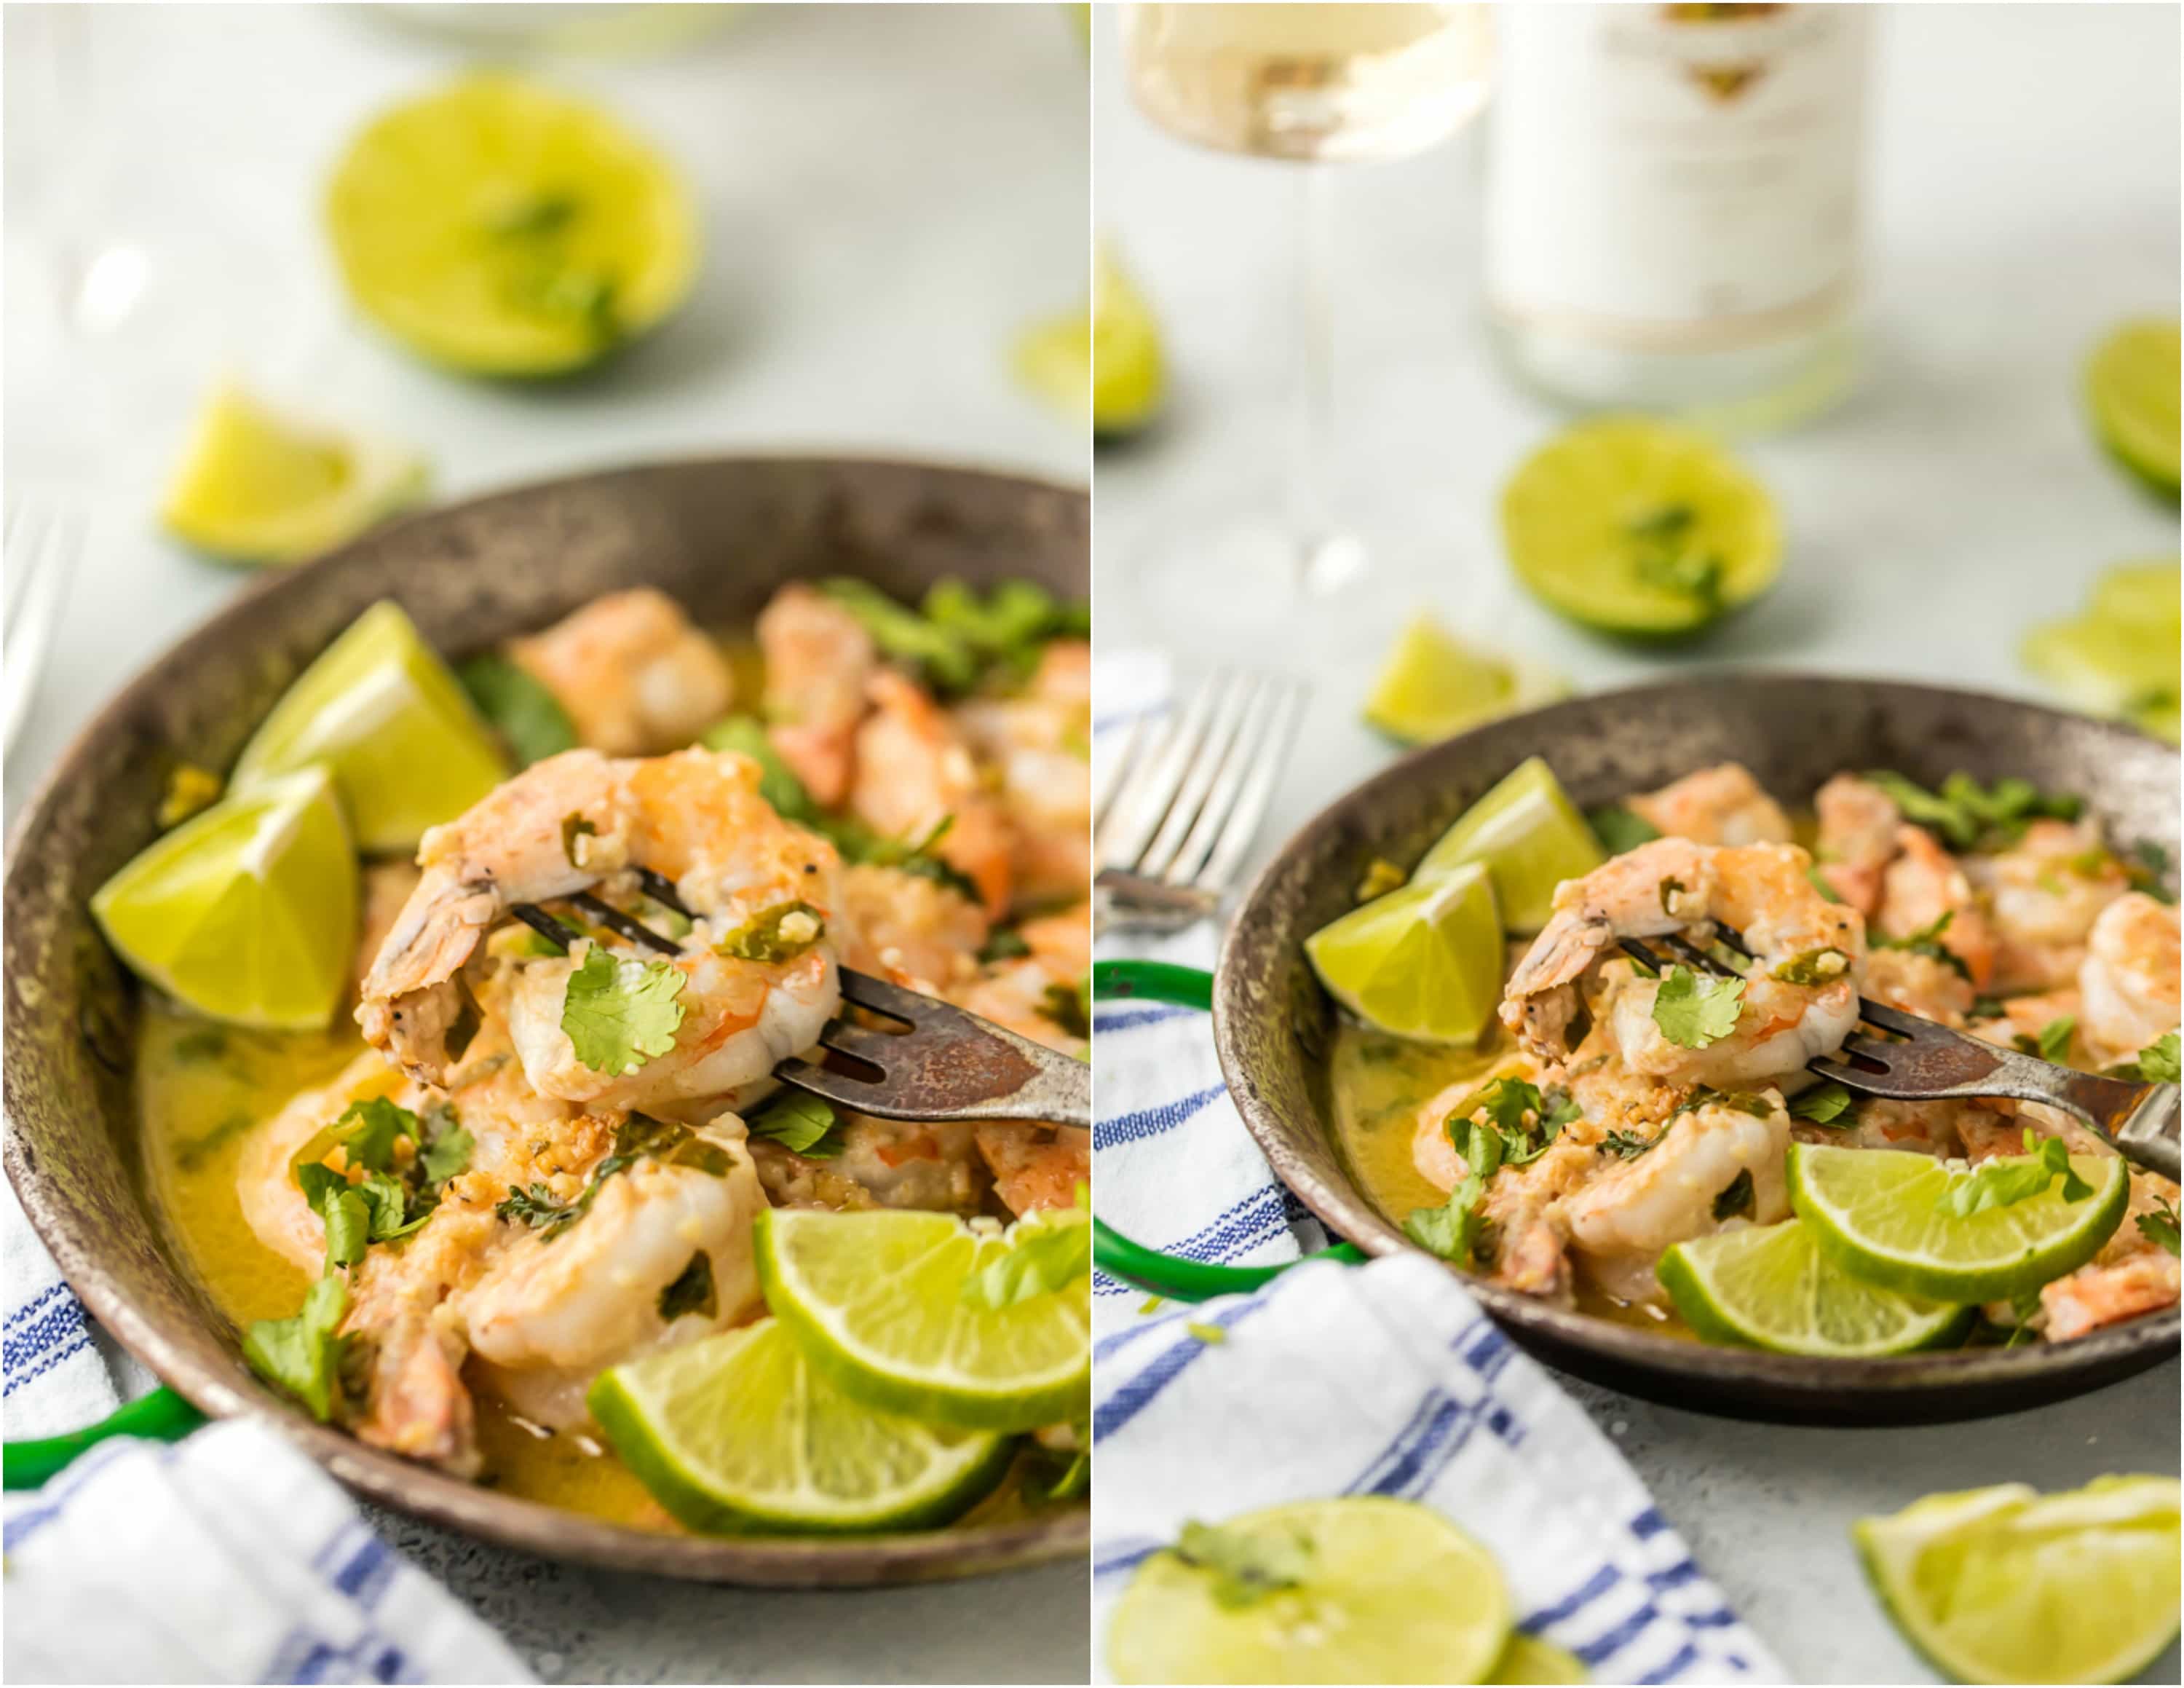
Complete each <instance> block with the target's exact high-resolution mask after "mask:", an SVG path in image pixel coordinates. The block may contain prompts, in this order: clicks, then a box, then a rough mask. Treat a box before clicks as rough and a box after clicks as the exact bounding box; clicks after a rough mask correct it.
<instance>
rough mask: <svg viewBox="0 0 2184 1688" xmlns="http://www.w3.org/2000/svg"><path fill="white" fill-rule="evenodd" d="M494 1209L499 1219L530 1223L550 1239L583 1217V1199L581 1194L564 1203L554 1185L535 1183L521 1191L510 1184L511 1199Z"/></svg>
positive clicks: (509, 1196) (495, 1215) (494, 1213)
mask: <svg viewBox="0 0 2184 1688" xmlns="http://www.w3.org/2000/svg"><path fill="white" fill-rule="evenodd" d="M583 1212H584V1202H583V1199H582V1197H579V1198H578V1199H577V1200H575V1201H572V1202H565V1201H563V1200H562V1199H560V1197H559V1196H557V1195H555V1194H554V1191H553V1188H552V1186H550V1185H548V1184H533V1185H532V1186H531V1187H530V1188H528V1189H521V1190H519V1189H518V1188H515V1185H513V1184H510V1186H509V1187H508V1199H506V1200H505V1201H503V1202H500V1203H499V1204H498V1205H495V1207H494V1208H493V1216H494V1217H496V1218H499V1219H507V1220H512V1221H515V1223H517V1224H519V1225H527V1226H529V1227H531V1228H532V1230H533V1231H539V1232H544V1233H545V1235H546V1236H547V1237H548V1238H554V1237H557V1236H559V1235H560V1233H561V1232H562V1231H564V1230H565V1229H566V1228H567V1227H570V1226H571V1225H574V1224H575V1223H576V1222H577V1220H578V1219H580V1218H582V1216H583Z"/></svg>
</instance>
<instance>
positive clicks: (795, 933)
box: [653, 898, 827, 1054]
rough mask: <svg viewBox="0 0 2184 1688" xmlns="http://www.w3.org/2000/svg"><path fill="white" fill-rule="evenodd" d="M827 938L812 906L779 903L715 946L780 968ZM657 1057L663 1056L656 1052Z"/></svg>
mask: <svg viewBox="0 0 2184 1688" xmlns="http://www.w3.org/2000/svg"><path fill="white" fill-rule="evenodd" d="M826 935H827V917H826V916H825V915H823V914H821V913H820V912H819V911H818V910H817V909H816V908H813V907H812V906H811V904H810V903H806V902H805V901H803V900H802V899H801V898H799V899H798V900H797V901H795V902H794V903H775V904H774V905H773V906H772V908H762V909H760V911H759V912H758V913H757V914H754V915H752V916H751V917H750V919H748V920H746V921H744V923H743V925H740V926H738V927H737V928H736V929H735V930H734V931H732V932H730V933H729V934H728V935H727V936H726V937H724V938H722V939H721V941H720V942H718V943H716V944H715V945H714V946H713V948H714V950H715V951H716V953H719V954H721V955H726V956H730V957H733V959H736V960H738V961H762V962H768V963H772V964H776V965H778V964H781V963H783V962H788V961H794V960H795V959H796V958H797V957H798V956H799V955H803V954H805V953H806V952H808V951H809V950H810V949H811V947H812V946H813V945H814V944H816V943H817V942H819V940H820V939H821V938H822V937H824V936H826ZM653 1053H654V1054H660V1053H661V1052H660V1051H659V1050H655V1051H653Z"/></svg>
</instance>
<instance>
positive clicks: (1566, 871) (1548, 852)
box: [1411, 756, 1607, 932]
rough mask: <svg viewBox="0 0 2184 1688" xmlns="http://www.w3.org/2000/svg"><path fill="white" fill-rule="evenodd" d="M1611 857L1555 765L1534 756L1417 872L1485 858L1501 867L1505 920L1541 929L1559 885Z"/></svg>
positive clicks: (1512, 926) (1467, 814) (1497, 881)
mask: <svg viewBox="0 0 2184 1688" xmlns="http://www.w3.org/2000/svg"><path fill="white" fill-rule="evenodd" d="M1606 860H1607V855H1606V854H1605V852H1602V849H1601V847H1600V840H1599V839H1598V838H1596V837H1595V836H1593V830H1592V829H1591V827H1590V826H1588V825H1586V824H1585V817H1584V816H1583V815H1581V814H1580V813H1578V810H1577V805H1576V804H1575V803H1573V802H1571V801H1570V800H1569V796H1568V793H1567V792H1565V791H1563V788H1562V782H1561V781H1560V780H1557V779H1556V778H1555V771H1554V769H1552V768H1550V767H1548V766H1547V764H1546V760H1545V759H1544V758H1543V757H1536V756H1533V757H1526V758H1525V759H1524V761H1522V762H1520V763H1518V764H1517V766H1516V769H1515V770H1514V771H1513V772H1512V773H1511V774H1508V775H1507V777H1506V778H1504V779H1503V780H1502V782H1501V783H1500V784H1499V785H1496V786H1495V788H1494V789H1493V790H1492V791H1489V792H1488V793H1487V794H1486V795H1485V796H1483V797H1481V798H1480V799H1479V801H1478V802H1475V803H1474V804H1473V805H1472V806H1471V807H1470V808H1468V809H1466V810H1465V811H1464V812H1463V815H1462V817H1461V818H1460V819H1458V820H1457V823H1456V824H1455V825H1453V826H1451V827H1450V828H1449V830H1447V831H1446V832H1444V833H1443V834H1441V836H1440V838H1439V840H1437V841H1435V845H1434V847H1433V848H1432V849H1430V850H1429V851H1427V852H1426V853H1425V859H1424V860H1423V861H1421V862H1420V863H1419V864H1418V870H1417V871H1416V872H1415V873H1413V874H1412V875H1411V877H1412V880H1423V879H1425V878H1428V877H1429V876H1431V875H1439V874H1442V873H1446V872H1447V871H1448V870H1449V869H1451V868H1457V867H1462V866H1463V864H1465V863H1467V862H1484V863H1485V864H1486V866H1487V868H1488V869H1489V870H1490V871H1491V873H1492V874H1493V875H1494V900H1495V903H1496V905H1497V906H1498V907H1499V908H1501V910H1502V925H1504V926H1505V927H1507V929H1508V930H1509V931H1513V932H1536V931H1539V930H1540V928H1541V927H1542V926H1544V925H1546V924H1547V916H1548V915H1549V914H1552V912H1553V909H1554V899H1555V887H1556V886H1557V885H1559V884H1561V883H1562V882H1563V880H1566V879H1581V878H1583V877H1584V876H1585V875H1586V874H1589V873H1591V871H1592V870H1593V869H1595V868H1596V867H1598V866H1600V864H1602V863H1603V862H1605V861H1606Z"/></svg>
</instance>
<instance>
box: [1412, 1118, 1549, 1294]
mask: <svg viewBox="0 0 2184 1688" xmlns="http://www.w3.org/2000/svg"><path fill="white" fill-rule="evenodd" d="M1525 1088H1526V1089H1528V1090H1529V1089H1530V1088H1531V1087H1530V1086H1529V1085H1527V1086H1525ZM1535 1094H1536V1093H1535ZM1448 1135H1449V1141H1450V1142H1451V1143H1454V1144H1455V1145H1456V1152H1457V1154H1460V1155H1461V1156H1463V1168H1464V1171H1463V1177H1461V1178H1459V1179H1458V1180H1457V1184H1456V1188H1454V1189H1452V1190H1451V1191H1450V1192H1449V1195H1448V1199H1447V1200H1446V1202H1444V1203H1443V1204H1442V1205H1440V1206H1439V1207H1421V1208H1414V1209H1412V1211H1411V1213H1410V1215H1409V1216H1408V1217H1407V1218H1406V1219H1405V1220H1404V1221H1403V1234H1404V1235H1405V1236H1407V1237H1408V1238H1410V1239H1411V1240H1412V1242H1413V1243H1416V1244H1418V1246H1419V1247H1420V1248H1421V1249H1426V1250H1427V1251H1428V1252H1429V1253H1431V1254H1435V1255H1440V1257H1441V1259H1443V1260H1451V1261H1453V1262H1455V1264H1457V1266H1469V1265H1470V1264H1471V1261H1472V1257H1473V1256H1474V1255H1476V1254H1478V1253H1479V1245H1480V1243H1481V1241H1482V1240H1483V1231H1484V1221H1483V1219H1482V1217H1481V1216H1480V1214H1479V1203H1480V1202H1481V1200H1482V1199H1484V1198H1485V1194H1486V1186H1487V1183H1488V1182H1489V1181H1490V1179H1491V1178H1492V1177H1494V1175H1495V1173H1496V1172H1497V1171H1500V1170H1501V1168H1502V1149H1503V1147H1504V1145H1503V1142H1502V1132H1501V1131H1500V1129H1499V1128H1498V1127H1496V1126H1491V1125H1480V1124H1479V1123H1477V1122H1475V1121H1472V1120H1471V1119H1468V1118H1467V1117H1463V1116H1461V1115H1451V1117H1450V1119H1449V1121H1448Z"/></svg>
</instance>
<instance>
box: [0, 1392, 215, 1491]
mask: <svg viewBox="0 0 2184 1688" xmlns="http://www.w3.org/2000/svg"><path fill="white" fill-rule="evenodd" d="M204 1422H205V1419H204V1414H203V1413H202V1412H199V1411H198V1410H197V1408H195V1407H193V1406H191V1405H190V1404H189V1403H188V1402H187V1401H186V1400H183V1399H182V1398H181V1396H180V1395H176V1394H175V1392H174V1391H173V1390H172V1389H154V1390H153V1391H152V1393H151V1394H149V1395H139V1396H138V1397H137V1398H136V1400H132V1401H131V1402H130V1403H129V1404H128V1405H127V1406H123V1407H120V1408H117V1409H116V1410H115V1411H113V1412H111V1413H109V1415H108V1416H107V1417H104V1418H102V1419H100V1420H99V1422H98V1423H96V1424H94V1425H92V1426H91V1427H90V1428H88V1429H85V1430H71V1431H70V1432H69V1433H68V1434H66V1435H65V1436H46V1437H42V1438H41V1439H38V1440H36V1441H35V1442H10V1443H8V1445H7V1446H6V1447H5V1448H4V1449H0V1465H4V1466H5V1467H6V1473H5V1475H6V1479H7V1481H6V1485H5V1486H6V1487H8V1488H9V1489H39V1488H42V1487H43V1486H44V1485H45V1484H47V1482H48V1481H49V1480H51V1479H52V1478H55V1477H58V1476H59V1475H60V1473H61V1472H62V1470H63V1468H64V1467H66V1466H67V1464H68V1462H70V1460H72V1459H74V1458H75V1456H77V1455H78V1454H80V1453H81V1452H83V1451H84V1450H86V1448H90V1447H92V1446H94V1445H97V1444H98V1443H100V1442H103V1441H105V1440H107V1439H109V1437H113V1436H149V1437H151V1438H152V1439H154V1440H156V1441H161V1442H179V1441H180V1440H181V1439H182V1438H183V1437H185V1436H187V1435H188V1434H190V1432H191V1431H192V1430H194V1429H196V1428H198V1425H200V1424H202V1423H204Z"/></svg>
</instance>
